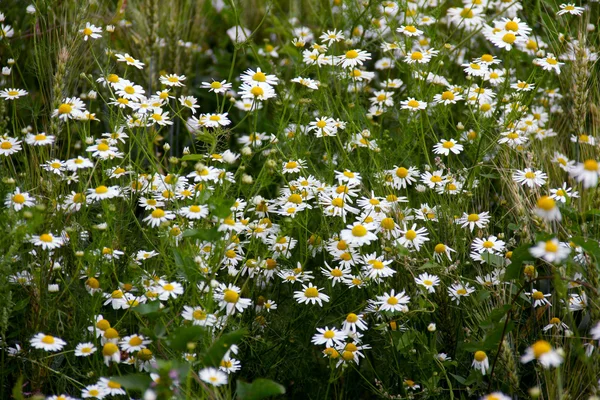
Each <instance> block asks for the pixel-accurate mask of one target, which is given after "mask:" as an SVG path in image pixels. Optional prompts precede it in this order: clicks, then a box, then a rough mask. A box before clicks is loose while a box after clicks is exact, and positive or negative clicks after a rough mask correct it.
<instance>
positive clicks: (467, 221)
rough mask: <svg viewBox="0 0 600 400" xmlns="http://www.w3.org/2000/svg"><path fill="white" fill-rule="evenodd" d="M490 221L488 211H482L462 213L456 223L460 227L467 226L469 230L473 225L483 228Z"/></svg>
mask: <svg viewBox="0 0 600 400" xmlns="http://www.w3.org/2000/svg"><path fill="white" fill-rule="evenodd" d="M489 222H490V213H489V212H487V211H484V212H482V213H472V214H467V213H463V215H462V217H460V218H459V219H458V220H457V221H456V223H457V224H459V225H460V226H461V227H462V228H467V227H468V228H469V230H470V231H471V232H473V229H475V227H478V228H480V229H483V228H485V227H486V226H487V224H488V223H489Z"/></svg>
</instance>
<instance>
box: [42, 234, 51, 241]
mask: <svg viewBox="0 0 600 400" xmlns="http://www.w3.org/2000/svg"><path fill="white" fill-rule="evenodd" d="M40 240H41V241H42V242H44V243H50V242H52V235H50V234H48V233H42V234H41V235H40Z"/></svg>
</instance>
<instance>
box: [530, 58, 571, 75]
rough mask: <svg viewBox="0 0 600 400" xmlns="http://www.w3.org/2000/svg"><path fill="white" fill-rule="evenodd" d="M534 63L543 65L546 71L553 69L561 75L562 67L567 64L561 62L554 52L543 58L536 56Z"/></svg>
mask: <svg viewBox="0 0 600 400" xmlns="http://www.w3.org/2000/svg"><path fill="white" fill-rule="evenodd" d="M533 63H534V64H535V65H539V66H540V67H542V69H543V70H544V71H553V72H555V73H556V74H557V75H560V67H561V66H562V65H564V64H565V63H563V62H559V61H558V60H557V58H556V57H555V56H554V54H552V53H548V54H546V55H545V56H544V57H543V58H536V59H535V60H533Z"/></svg>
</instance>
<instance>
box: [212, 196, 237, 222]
mask: <svg viewBox="0 0 600 400" xmlns="http://www.w3.org/2000/svg"><path fill="white" fill-rule="evenodd" d="M234 204H235V199H223V198H218V197H217V198H211V199H210V204H209V208H210V210H211V212H212V214H213V215H215V216H216V217H218V218H227V217H229V216H230V215H231V207H232V206H233V205H234Z"/></svg>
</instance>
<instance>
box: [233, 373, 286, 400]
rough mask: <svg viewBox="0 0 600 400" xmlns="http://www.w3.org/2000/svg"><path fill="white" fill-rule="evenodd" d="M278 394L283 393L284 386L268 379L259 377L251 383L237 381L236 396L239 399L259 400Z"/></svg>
mask: <svg viewBox="0 0 600 400" xmlns="http://www.w3.org/2000/svg"><path fill="white" fill-rule="evenodd" d="M280 394H285V387H283V386H282V385H280V384H279V383H277V382H274V381H272V380H270V379H263V378H259V379H255V380H254V381H253V382H252V383H246V382H243V381H241V380H239V379H238V381H237V397H238V399H240V400H260V399H266V398H267V397H271V396H277V395H280Z"/></svg>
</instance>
